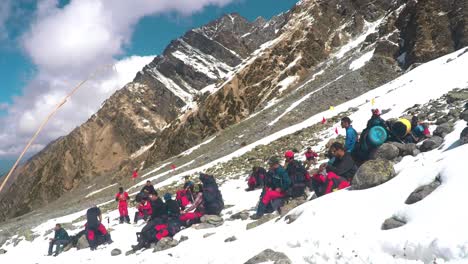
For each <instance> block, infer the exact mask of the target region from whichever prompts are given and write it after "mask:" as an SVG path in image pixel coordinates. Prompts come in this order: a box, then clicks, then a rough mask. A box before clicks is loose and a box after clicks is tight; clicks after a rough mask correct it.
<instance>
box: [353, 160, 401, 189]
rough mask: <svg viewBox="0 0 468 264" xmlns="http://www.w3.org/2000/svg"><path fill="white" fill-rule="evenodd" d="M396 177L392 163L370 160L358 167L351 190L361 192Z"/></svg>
mask: <svg viewBox="0 0 468 264" xmlns="http://www.w3.org/2000/svg"><path fill="white" fill-rule="evenodd" d="M395 176H396V173H395V169H394V168H393V163H392V162H390V161H388V160H384V159H377V160H370V161H367V162H365V163H364V164H362V165H361V167H359V169H358V171H357V172H356V175H355V176H354V178H353V184H352V186H353V189H354V190H363V189H368V188H372V187H375V186H378V185H380V184H382V183H385V182H387V181H389V180H391V179H392V178H393V177H395Z"/></svg>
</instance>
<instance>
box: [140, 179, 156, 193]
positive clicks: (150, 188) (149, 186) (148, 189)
mask: <svg viewBox="0 0 468 264" xmlns="http://www.w3.org/2000/svg"><path fill="white" fill-rule="evenodd" d="M140 192H142V193H145V194H146V195H147V196H149V195H150V194H154V193H156V190H155V189H154V186H153V184H151V181H146V184H145V186H144V187H143V188H142V189H141V191H140Z"/></svg>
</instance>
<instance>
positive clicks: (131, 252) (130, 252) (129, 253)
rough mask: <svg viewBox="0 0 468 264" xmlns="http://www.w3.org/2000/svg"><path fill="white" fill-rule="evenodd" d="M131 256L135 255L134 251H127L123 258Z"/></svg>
mask: <svg viewBox="0 0 468 264" xmlns="http://www.w3.org/2000/svg"><path fill="white" fill-rule="evenodd" d="M132 254H135V251H133V250H129V251H127V252H125V256H130V255H132Z"/></svg>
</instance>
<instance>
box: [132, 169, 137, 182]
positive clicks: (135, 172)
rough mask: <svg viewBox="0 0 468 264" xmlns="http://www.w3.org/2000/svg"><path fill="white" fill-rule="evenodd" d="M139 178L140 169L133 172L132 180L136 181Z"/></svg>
mask: <svg viewBox="0 0 468 264" xmlns="http://www.w3.org/2000/svg"><path fill="white" fill-rule="evenodd" d="M136 178H138V169H135V170H133V173H132V180H133V181H135V180H136Z"/></svg>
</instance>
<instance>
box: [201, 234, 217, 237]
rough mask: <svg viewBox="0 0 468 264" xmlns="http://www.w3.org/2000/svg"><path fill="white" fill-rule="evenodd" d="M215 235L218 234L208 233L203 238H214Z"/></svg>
mask: <svg viewBox="0 0 468 264" xmlns="http://www.w3.org/2000/svg"><path fill="white" fill-rule="evenodd" d="M214 234H216V233H206V234H204V235H203V238H207V237H210V236H212V235H214Z"/></svg>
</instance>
